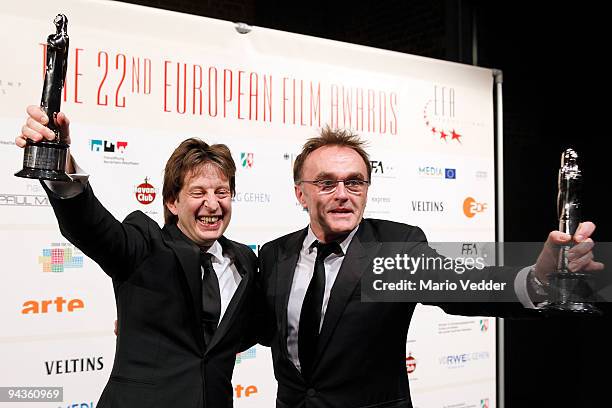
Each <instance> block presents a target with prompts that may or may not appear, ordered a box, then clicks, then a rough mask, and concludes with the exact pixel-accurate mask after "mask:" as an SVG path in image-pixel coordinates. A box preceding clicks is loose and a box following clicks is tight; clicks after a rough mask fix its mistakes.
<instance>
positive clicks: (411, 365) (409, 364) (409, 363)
mask: <svg viewBox="0 0 612 408" xmlns="http://www.w3.org/2000/svg"><path fill="white" fill-rule="evenodd" d="M416 365H417V361H416V358H414V357H412V353H408V357H406V371H407V372H408V374H412V373H414V370H416Z"/></svg>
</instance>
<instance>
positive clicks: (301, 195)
mask: <svg viewBox="0 0 612 408" xmlns="http://www.w3.org/2000/svg"><path fill="white" fill-rule="evenodd" d="M293 188H294V190H295V198H297V200H298V202H299V203H300V204H301V205H302V207H303V208H304V209H306V210H307V209H308V205H307V204H306V198H305V197H304V192H303V191H302V186H301V185H298V184H296V185H294V186H293Z"/></svg>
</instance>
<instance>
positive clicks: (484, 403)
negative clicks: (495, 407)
mask: <svg viewBox="0 0 612 408" xmlns="http://www.w3.org/2000/svg"><path fill="white" fill-rule="evenodd" d="M480 408H489V399H488V398H483V399H481V400H480Z"/></svg>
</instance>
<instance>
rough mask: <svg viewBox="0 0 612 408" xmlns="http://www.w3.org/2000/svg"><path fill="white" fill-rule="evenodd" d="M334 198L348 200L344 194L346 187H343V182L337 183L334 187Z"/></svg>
mask: <svg viewBox="0 0 612 408" xmlns="http://www.w3.org/2000/svg"><path fill="white" fill-rule="evenodd" d="M334 193H335V198H336V199H337V200H346V199H348V194H347V192H346V187H344V181H338V184H337V185H336V191H335V192H334Z"/></svg>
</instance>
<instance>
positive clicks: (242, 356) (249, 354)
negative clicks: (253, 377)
mask: <svg viewBox="0 0 612 408" xmlns="http://www.w3.org/2000/svg"><path fill="white" fill-rule="evenodd" d="M255 357H257V349H256V346H253V347H251V348H250V349H248V350H246V351H243V352H242V353H237V354H236V364H240V363H242V362H243V361H244V360H252V359H254V358H255Z"/></svg>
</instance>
